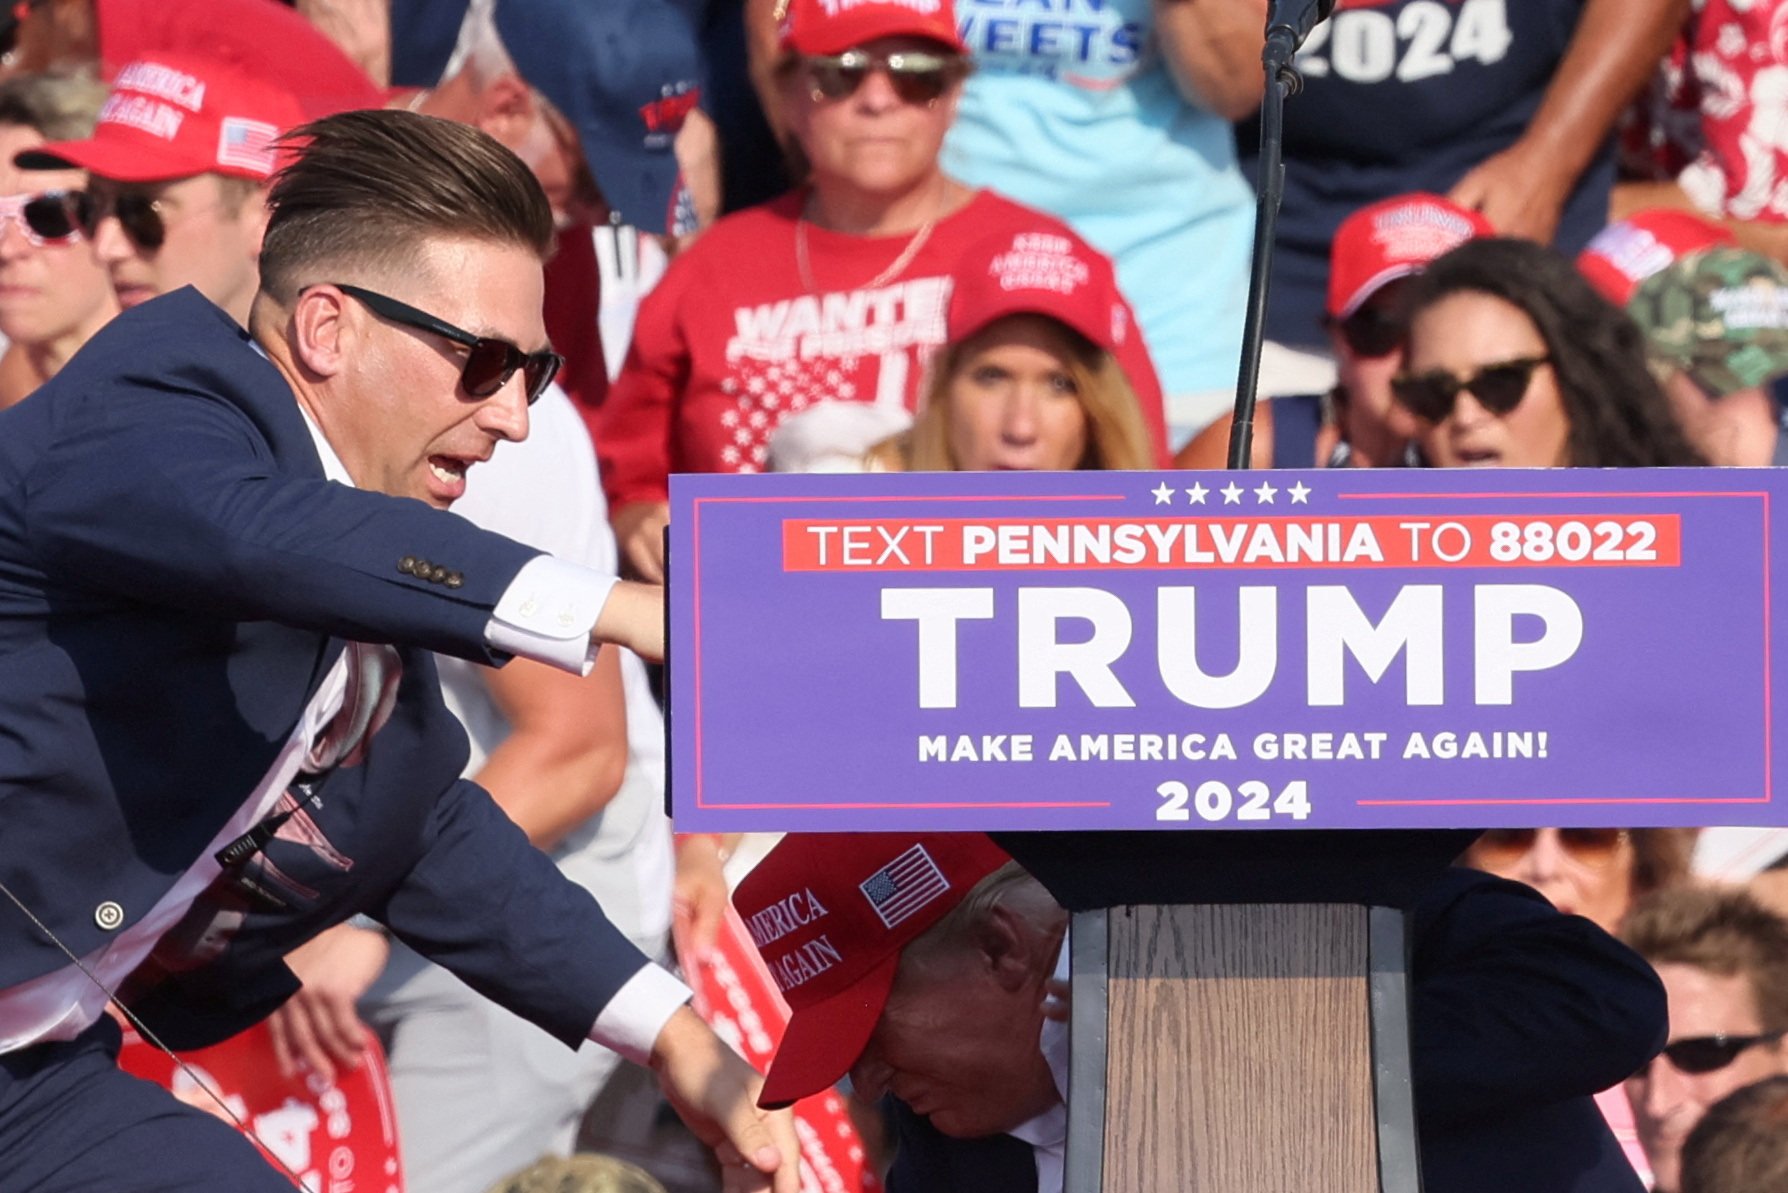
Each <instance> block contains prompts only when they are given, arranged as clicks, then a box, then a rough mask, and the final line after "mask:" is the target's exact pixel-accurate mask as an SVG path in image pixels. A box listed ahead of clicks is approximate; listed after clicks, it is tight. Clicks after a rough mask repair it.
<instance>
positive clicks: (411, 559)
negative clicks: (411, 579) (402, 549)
mask: <svg viewBox="0 0 1788 1193" xmlns="http://www.w3.org/2000/svg"><path fill="white" fill-rule="evenodd" d="M397 570H398V571H400V572H403V573H404V574H405V575H408V576H413V575H415V574H416V557H415V556H414V555H406V556H404V557H403V558H402V559H400V560H398V561H397Z"/></svg>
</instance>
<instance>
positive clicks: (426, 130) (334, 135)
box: [261, 110, 553, 302]
mask: <svg viewBox="0 0 1788 1193" xmlns="http://www.w3.org/2000/svg"><path fill="white" fill-rule="evenodd" d="M283 142H284V143H286V144H287V145H288V146H289V147H290V148H291V149H293V150H295V151H296V152H295V155H294V156H293V158H292V160H291V161H290V162H289V163H288V164H287V165H286V166H285V167H284V168H283V169H281V170H280V172H279V173H278V174H277V175H275V176H274V179H273V187H272V190H271V192H270V193H269V195H268V199H267V207H268V221H267V235H266V238H265V240H264V241H263V242H262V245H261V289H263V290H264V291H266V292H267V293H268V294H270V295H272V296H273V297H274V298H276V299H278V300H279V301H281V302H289V301H290V300H291V299H292V298H293V297H294V295H295V293H296V290H297V288H298V287H299V286H301V285H309V284H312V283H314V282H317V281H324V280H332V279H331V278H328V277H325V276H323V275H324V274H325V273H327V274H330V275H334V274H336V273H340V272H343V271H346V270H349V269H355V268H356V267H359V268H365V267H371V269H372V270H374V271H379V272H390V271H403V270H413V269H414V268H415V256H416V253H417V251H418V250H419V249H420V248H421V247H422V244H423V243H424V242H425V241H429V240H445V239H454V240H477V241H485V242H488V243H491V244H499V245H514V246H516V247H519V248H524V249H527V250H529V251H531V252H533V253H534V254H535V255H537V256H538V257H540V258H541V260H545V259H546V257H547V255H548V253H549V252H550V251H551V249H552V240H553V215H552V208H551V207H550V206H549V205H548V203H547V200H546V195H545V193H544V192H542V191H541V189H540V183H539V182H538V181H536V180H535V178H534V175H533V172H532V171H530V170H529V169H528V167H527V166H526V165H524V164H523V163H522V161H521V159H520V158H518V157H516V156H515V154H513V153H511V152H510V151H509V150H507V149H505V148H504V147H503V146H502V145H500V144H498V143H497V142H496V141H495V140H493V139H492V138H490V137H489V136H487V135H485V134H484V133H482V132H479V131H478V130H477V129H475V128H472V127H470V126H469V125H464V124H457V123H455V122H453V121H450V120H440V119H437V118H435V117H432V116H422V115H418V114H417V113H414V112H403V111H391V110H375V111H362V112H343V113H341V114H339V115H335V116H329V117H326V118H324V119H322V120H317V121H313V122H311V123H310V124H306V125H302V126H300V127H299V128H295V129H293V130H292V131H291V132H290V133H288V134H286V136H285V137H284V138H283Z"/></svg>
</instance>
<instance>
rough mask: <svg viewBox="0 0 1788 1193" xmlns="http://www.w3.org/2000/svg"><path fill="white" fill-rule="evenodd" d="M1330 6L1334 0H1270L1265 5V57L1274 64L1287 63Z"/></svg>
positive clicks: (1277, 65) (1323, 19)
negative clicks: (1266, 5) (1269, 2)
mask: <svg viewBox="0 0 1788 1193" xmlns="http://www.w3.org/2000/svg"><path fill="white" fill-rule="evenodd" d="M1334 10H1335V0H1272V2H1271V4H1270V5H1269V6H1268V8H1267V31H1266V51H1265V54H1264V55H1263V57H1264V59H1265V61H1266V62H1267V63H1268V64H1269V65H1271V66H1273V67H1275V68H1277V67H1281V66H1286V65H1288V64H1289V63H1290V62H1291V60H1292V58H1293V56H1294V55H1296V54H1297V52H1298V47H1299V46H1301V45H1303V44H1304V39H1305V38H1306V37H1309V36H1310V31H1311V30H1312V29H1314V28H1316V26H1317V25H1318V24H1319V23H1320V22H1322V21H1326V20H1327V19H1328V16H1329V13H1331V12H1333V11H1334Z"/></svg>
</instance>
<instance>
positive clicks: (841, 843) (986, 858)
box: [733, 833, 1012, 1109]
mask: <svg viewBox="0 0 1788 1193" xmlns="http://www.w3.org/2000/svg"><path fill="white" fill-rule="evenodd" d="M1011 860H1012V859H1011V858H1010V857H1009V856H1007V854H1006V852H1005V850H1003V849H1001V848H1000V847H999V846H998V845H995V844H994V843H993V840H992V838H990V837H988V836H986V835H985V834H982V833H790V834H789V835H788V836H786V837H784V838H783V839H782V840H781V841H780V842H779V843H778V844H777V846H776V848H774V849H772V850H771V851H770V852H769V854H768V855H767V856H766V857H765V858H764V860H763V861H761V862H759V863H758V864H757V867H756V868H755V869H753V870H752V871H751V873H750V874H748V875H746V876H745V880H744V881H743V882H741V883H740V884H739V889H738V890H736V891H734V892H733V906H734V907H736V908H738V909H739V915H740V917H741V918H742V919H743V920H744V921H745V927H746V928H747V929H748V930H749V931H750V933H751V939H752V940H753V941H755V942H756V943H757V949H758V952H759V953H760V954H761V955H762V956H763V959H764V963H765V964H766V965H768V966H769V968H770V975H771V976H772V977H773V978H775V979H776V985H777V987H778V988H779V989H780V990H781V991H782V996H783V998H785V999H787V1000H788V1005H789V1010H790V1011H791V1012H792V1015H791V1018H790V1019H789V1024H788V1033H787V1034H786V1035H784V1036H783V1037H782V1044H781V1046H780V1047H778V1048H777V1049H776V1057H775V1059H774V1060H772V1061H771V1062H770V1072H769V1074H768V1075H767V1076H766V1077H765V1079H764V1088H763V1092H762V1093H761V1094H760V1095H759V1097H758V1104H759V1105H760V1106H764V1107H766V1108H770V1109H774V1108H776V1107H779V1106H786V1105H788V1104H789V1103H791V1102H794V1101H796V1100H797V1099H799V1098H803V1097H805V1096H807V1095H808V1094H811V1093H816V1092H818V1091H819V1090H822V1089H825V1088H826V1087H827V1086H829V1085H831V1084H833V1083H834V1082H836V1081H837V1080H838V1079H839V1078H840V1077H842V1076H844V1074H845V1073H846V1072H847V1071H848V1070H849V1069H850V1067H851V1065H853V1064H855V1063H856V1060H857V1057H858V1056H860V1055H862V1052H863V1048H864V1046H865V1045H866V1044H868V1043H869V1037H870V1034H871V1033H872V1032H874V1030H875V1022H876V1020H877V1019H879V1018H880V1017H881V1013H882V1007H884V1006H885V1005H887V1002H888V991H889V990H890V989H892V988H893V985H894V971H895V969H896V968H897V967H898V966H899V964H900V950H901V949H903V948H905V947H906V945H907V944H908V943H909V942H911V941H912V940H914V939H916V938H917V937H918V936H920V935H921V934H923V933H924V931H925V930H926V929H927V928H929V927H931V926H932V925H933V924H935V923H937V921H938V920H940V919H942V918H943V916H944V913H945V912H947V911H949V910H950V909H951V908H952V907H955V906H956V905H957V904H958V903H960V902H962V898H963V896H964V895H966V894H968V893H969V891H970V890H971V889H972V888H973V887H974V885H975V884H976V883H977V882H980V881H981V880H982V879H983V878H985V877H987V876H988V875H989V874H992V873H993V872H994V871H995V870H998V869H999V868H1000V867H1001V866H1004V865H1005V864H1006V863H1007V862H1009V861H1011Z"/></svg>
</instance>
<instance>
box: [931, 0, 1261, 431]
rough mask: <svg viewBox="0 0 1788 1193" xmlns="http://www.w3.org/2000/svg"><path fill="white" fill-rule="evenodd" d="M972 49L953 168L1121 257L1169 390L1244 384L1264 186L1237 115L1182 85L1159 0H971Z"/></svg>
mask: <svg viewBox="0 0 1788 1193" xmlns="http://www.w3.org/2000/svg"><path fill="white" fill-rule="evenodd" d="M956 11H957V14H958V19H959V20H960V22H961V26H962V33H963V40H964V41H966V42H967V43H968V45H969V50H970V53H971V55H972V57H973V58H974V61H975V74H974V76H973V77H971V78H970V79H969V82H968V85H967V87H966V88H965V89H964V93H963V97H962V106H961V110H960V112H959V114H958V115H957V118H956V124H955V127H954V128H953V129H952V130H951V133H950V136H949V139H948V140H947V141H946V142H945V144H944V167H945V169H946V170H947V171H948V172H949V173H950V174H952V175H954V176H955V177H957V178H960V179H962V180H963V181H965V182H968V183H971V184H973V185H976V186H990V187H992V188H994V189H995V190H998V191H1000V192H1002V193H1004V194H1006V195H1009V196H1011V197H1012V198H1014V199H1017V200H1018V201H1020V202H1022V203H1028V204H1029V205H1031V206H1032V207H1037V208H1040V209H1042V210H1043V211H1046V212H1048V213H1050V214H1051V215H1055V216H1057V217H1059V218H1061V219H1064V220H1066V221H1067V222H1068V223H1069V224H1071V225H1072V226H1073V227H1074V229H1075V230H1076V231H1078V232H1079V233H1080V234H1081V235H1082V236H1084V237H1086V239H1087V240H1088V241H1090V242H1091V243H1092V244H1093V245H1095V246H1096V247H1098V248H1099V249H1101V250H1102V251H1104V252H1105V253H1106V254H1107V255H1108V256H1110V257H1111V258H1112V259H1113V260H1114V261H1115V262H1116V264H1117V271H1118V281H1119V284H1120V285H1121V286H1122V287H1123V289H1124V293H1125V295H1126V296H1127V297H1128V298H1129V299H1130V303H1131V305H1132V306H1134V307H1135V308H1136V313H1137V317H1138V319H1139V320H1140V321H1141V323H1142V329H1143V334H1144V336H1145V337H1146V338H1147V340H1148V345H1149V350H1150V352H1151V354H1152V355H1153V356H1154V360H1155V368H1156V371H1157V372H1158V373H1159V374H1160V377H1161V385H1162V389H1163V390H1164V391H1165V392H1166V393H1167V394H1168V395H1169V396H1170V397H1171V396H1174V395H1182V394H1189V393H1196V392H1200V391H1206V390H1233V388H1234V386H1235V380H1236V369H1237V364H1238V360H1239V356H1240V347H1241V336H1242V318H1243V308H1244V306H1245V304H1246V302H1247V296H1248V260H1249V253H1250V250H1251V249H1252V247H1253V244H1252V240H1253V235H1254V194H1253V190H1252V188H1251V187H1250V186H1249V185H1248V183H1247V181H1246V180H1245V179H1244V178H1243V176H1242V174H1241V172H1240V171H1239V170H1238V169H1237V167H1236V155H1235V139H1234V134H1233V133H1232V132H1231V130H1230V126H1229V124H1228V122H1227V121H1224V120H1222V119H1219V118H1218V117H1216V116H1213V115H1211V114H1210V113H1208V112H1204V111H1201V110H1200V109H1198V108H1196V107H1194V106H1192V104H1190V103H1189V102H1188V101H1187V100H1186V99H1185V98H1184V97H1183V96H1182V95H1181V94H1180V92H1179V90H1178V89H1177V88H1176V87H1175V85H1174V82H1173V79H1172V78H1171V76H1170V75H1169V74H1168V70H1167V64H1166V62H1165V61H1164V60H1163V59H1162V57H1161V55H1160V53H1159V51H1158V49H1157V47H1156V44H1155V36H1154V17H1153V10H1152V8H1151V0H958V2H957V6H956Z"/></svg>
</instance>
